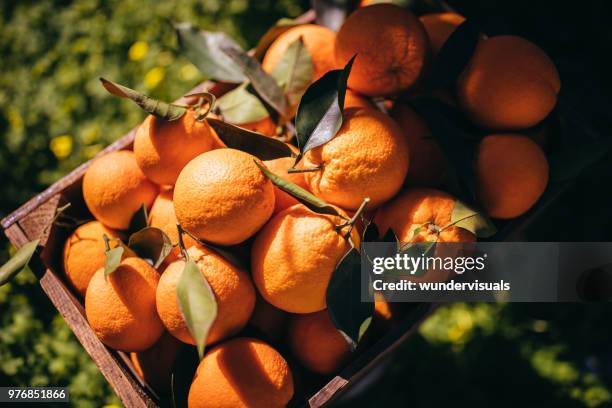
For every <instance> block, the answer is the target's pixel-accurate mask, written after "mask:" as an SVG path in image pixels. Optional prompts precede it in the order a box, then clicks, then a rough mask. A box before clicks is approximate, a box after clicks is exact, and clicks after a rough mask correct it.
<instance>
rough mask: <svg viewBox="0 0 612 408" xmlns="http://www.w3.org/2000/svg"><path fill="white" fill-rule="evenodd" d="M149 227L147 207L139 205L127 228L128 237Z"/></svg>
mask: <svg viewBox="0 0 612 408" xmlns="http://www.w3.org/2000/svg"><path fill="white" fill-rule="evenodd" d="M148 226H149V214H148V212H147V207H146V206H145V205H144V203H143V204H141V205H140V208H139V209H138V211H136V212H135V213H134V215H132V219H131V220H130V226H129V227H128V232H129V235H132V234H135V233H136V232H138V231H140V230H141V229H143V228H147V227H148Z"/></svg>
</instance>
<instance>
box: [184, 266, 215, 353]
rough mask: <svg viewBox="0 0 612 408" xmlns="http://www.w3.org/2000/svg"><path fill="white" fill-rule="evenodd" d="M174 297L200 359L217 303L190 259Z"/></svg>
mask: <svg viewBox="0 0 612 408" xmlns="http://www.w3.org/2000/svg"><path fill="white" fill-rule="evenodd" d="M176 295H177V298H178V303H179V307H180V309H181V313H182V314H183V318H184V319H185V323H186V324H187V328H189V332H190V333H191V335H192V336H193V338H194V340H195V342H196V346H197V348H198V354H199V355H200V359H201V358H202V357H203V356H204V347H205V345H206V338H207V337H208V331H209V330H210V327H211V326H212V324H213V323H214V321H215V319H216V317H217V301H216V299H215V295H214V294H213V291H212V289H211V288H210V285H209V284H208V282H207V281H206V279H205V278H204V275H203V274H202V272H200V268H199V267H198V265H196V264H195V262H193V261H192V260H190V259H189V260H187V261H186V262H185V269H183V273H182V274H181V277H180V278H179V281H178V283H177V285H176Z"/></svg>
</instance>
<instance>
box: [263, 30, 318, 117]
mask: <svg viewBox="0 0 612 408" xmlns="http://www.w3.org/2000/svg"><path fill="white" fill-rule="evenodd" d="M312 72H313V66H312V58H311V57H310V53H309V52H308V49H306V46H305V45H304V40H302V37H300V38H298V39H297V40H295V41H294V42H293V43H291V45H289V47H288V48H287V50H286V51H285V54H283V57H282V58H281V60H280V61H279V62H278V64H276V66H275V67H274V71H272V77H274V79H275V80H276V82H277V83H278V85H279V86H280V87H281V88H282V90H283V91H284V92H285V95H286V96H287V100H288V102H289V105H290V106H296V105H297V104H298V103H299V101H300V98H301V97H302V95H304V92H305V91H306V88H308V85H310V82H311V81H312Z"/></svg>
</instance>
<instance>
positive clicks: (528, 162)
mask: <svg viewBox="0 0 612 408" xmlns="http://www.w3.org/2000/svg"><path fill="white" fill-rule="evenodd" d="M476 178H477V186H478V192H477V195H478V198H479V200H480V202H481V204H482V205H483V207H484V208H485V210H486V211H487V213H488V214H489V215H490V216H491V217H493V218H514V217H518V216H519V215H521V214H523V213H525V212H526V211H527V210H529V209H530V208H531V207H532V206H533V204H535V202H536V201H537V200H538V199H539V198H540V196H541V195H542V193H544V190H545V189H546V185H547V183H548V161H547V160H546V156H545V155H544V152H543V151H542V149H541V148H540V147H539V146H538V145H537V143H536V142H534V141H533V140H532V139H530V138H529V137H526V136H522V135H515V134H505V135H502V134H498V135H490V136H487V137H485V138H484V139H483V140H482V142H480V146H479V147H478V156H477V159H476Z"/></svg>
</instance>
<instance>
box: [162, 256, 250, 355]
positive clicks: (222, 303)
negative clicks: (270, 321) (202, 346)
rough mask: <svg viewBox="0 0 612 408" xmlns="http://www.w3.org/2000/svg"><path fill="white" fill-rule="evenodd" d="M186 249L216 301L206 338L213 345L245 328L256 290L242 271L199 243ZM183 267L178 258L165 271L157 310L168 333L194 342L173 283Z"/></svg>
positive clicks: (191, 342) (182, 262) (176, 280)
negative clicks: (215, 308)
mask: <svg viewBox="0 0 612 408" xmlns="http://www.w3.org/2000/svg"><path fill="white" fill-rule="evenodd" d="M187 252H188V254H189V257H190V258H191V259H192V260H193V261H194V262H195V263H196V264H197V265H198V267H199V268H200V271H201V272H202V274H203V275H204V277H205V278H206V280H207V281H208V284H209V285H210V287H211V289H212V291H213V294H214V295H215V299H216V300H217V318H216V319H215V322H214V323H213V325H212V327H211V328H210V331H209V333H208V338H207V339H206V344H213V343H216V342H218V341H220V340H223V339H225V338H227V337H229V336H232V335H234V334H236V333H237V332H238V331H239V330H240V329H242V328H243V327H244V325H245V324H246V323H247V321H248V320H249V317H250V316H251V313H252V312H253V306H254V305H255V289H254V288H253V284H252V283H251V279H249V275H248V274H247V273H246V272H245V271H243V270H240V269H238V268H236V267H235V266H234V265H232V264H231V263H229V262H228V261H226V260H225V259H224V258H223V257H221V256H220V255H218V254H217V253H215V252H213V251H211V250H209V249H206V248H205V247H203V246H201V245H194V246H192V247H191V248H189V249H188V250H187ZM184 267H185V261H184V260H182V259H179V260H177V261H174V262H172V263H171V264H170V265H168V267H167V268H166V269H165V270H164V273H163V274H162V276H161V279H160V281H159V285H158V287H157V295H156V298H157V312H158V313H159V316H160V318H161V320H162V322H163V323H164V325H165V326H166V329H167V330H168V331H169V332H170V334H172V335H173V336H174V337H176V338H177V339H179V340H181V341H182V342H185V343H188V344H195V340H194V339H193V337H192V336H191V333H190V332H189V329H188V328H187V325H186V323H185V320H184V319H183V315H182V313H181V310H180V307H179V304H178V300H177V297H176V285H177V284H178V281H179V279H180V277H181V274H182V273H183V269H184Z"/></svg>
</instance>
